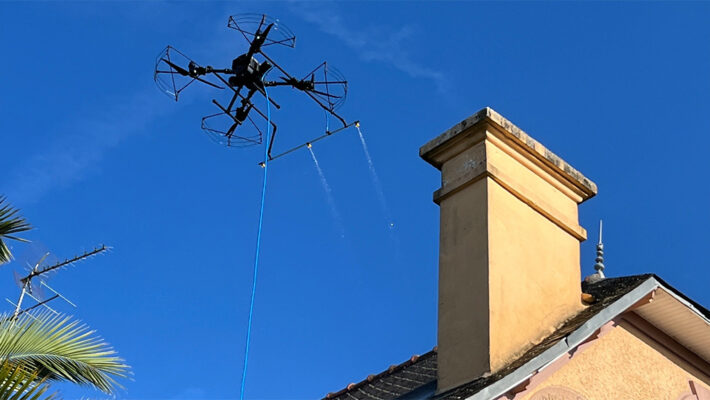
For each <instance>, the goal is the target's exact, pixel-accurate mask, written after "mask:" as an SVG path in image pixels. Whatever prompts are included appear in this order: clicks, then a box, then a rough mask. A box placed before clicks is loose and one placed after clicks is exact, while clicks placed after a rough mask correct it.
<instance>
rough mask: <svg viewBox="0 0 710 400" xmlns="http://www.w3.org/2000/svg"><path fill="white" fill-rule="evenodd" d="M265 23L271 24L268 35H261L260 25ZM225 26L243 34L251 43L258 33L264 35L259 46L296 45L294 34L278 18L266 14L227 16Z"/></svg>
mask: <svg viewBox="0 0 710 400" xmlns="http://www.w3.org/2000/svg"><path fill="white" fill-rule="evenodd" d="M264 24H266V25H267V26H270V25H271V26H272V27H271V28H269V29H270V31H269V32H268V35H263V32H261V30H260V29H261V27H262V26H264ZM227 27H229V28H232V29H234V30H236V31H237V32H239V33H241V34H242V36H244V39H245V40H246V41H247V42H249V45H250V46H251V43H252V42H253V40H254V38H255V37H256V36H257V34H258V33H261V34H262V35H263V36H265V39H264V42H263V43H262V44H261V46H260V47H266V46H271V45H280V46H285V47H291V48H293V47H295V46H296V36H295V35H294V34H293V32H292V31H291V30H290V29H289V28H288V27H287V26H285V25H284V24H282V23H281V21H279V20H278V19H275V18H272V17H270V16H268V15H266V14H237V15H232V16H231V17H229V21H228V22H227Z"/></svg>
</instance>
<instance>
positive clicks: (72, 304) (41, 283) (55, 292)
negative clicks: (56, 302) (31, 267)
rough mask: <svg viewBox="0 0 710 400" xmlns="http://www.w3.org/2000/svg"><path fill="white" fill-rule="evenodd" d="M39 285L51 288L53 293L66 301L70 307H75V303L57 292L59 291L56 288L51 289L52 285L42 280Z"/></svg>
mask: <svg viewBox="0 0 710 400" xmlns="http://www.w3.org/2000/svg"><path fill="white" fill-rule="evenodd" d="M40 285H42V286H44V287H46V288H47V289H49V290H51V291H52V292H54V294H56V295H57V296H59V297H60V298H61V299H62V300H64V301H66V302H67V303H69V304H70V305H71V306H72V307H74V308H77V306H76V304H74V303H72V302H71V301H70V300H69V299H67V298H66V297H64V296H62V294H61V293H59V292H57V291H56V290H54V289H52V287H51V286H49V285H47V283H46V282H44V281H42V282H40Z"/></svg>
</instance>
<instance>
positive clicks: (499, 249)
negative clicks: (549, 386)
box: [420, 108, 597, 392]
mask: <svg viewBox="0 0 710 400" xmlns="http://www.w3.org/2000/svg"><path fill="white" fill-rule="evenodd" d="M420 155H421V157H422V158H423V159H425V160H426V161H428V162H429V163H430V164H432V165H433V166H435V167H436V168H437V169H439V170H441V188H439V189H438V190H437V191H435V192H434V202H436V203H437V204H439V206H440V216H441V227H440V239H439V244H440V254H439V323H438V391H439V392H443V391H445V390H447V389H451V388H453V387H456V386H458V385H460V384H463V383H466V382H470V381H472V380H474V379H476V378H478V377H480V376H482V375H484V374H486V373H490V372H495V371H497V370H498V369H500V368H502V367H503V366H505V365H506V364H507V363H508V362H509V361H512V360H513V359H515V358H516V357H518V356H519V355H521V354H522V353H524V352H525V351H526V350H528V349H529V348H530V347H532V346H533V345H534V344H536V343H537V342H539V341H540V340H541V339H543V338H544V337H546V336H547V335H549V334H550V333H552V332H553V331H554V330H555V328H556V327H558V326H559V325H560V324H561V323H563V322H564V321H565V320H566V319H568V318H570V317H571V316H573V315H575V314H576V313H578V312H579V311H580V310H582V309H583V307H584V306H583V304H582V302H581V299H580V297H581V288H580V282H581V272H580V261H579V247H580V246H579V245H580V242H582V241H583V240H585V239H586V231H585V230H584V228H582V227H581V226H580V225H579V222H578V217H577V206H578V205H579V204H580V203H581V202H583V201H585V200H587V199H589V198H590V197H592V196H594V195H595V194H596V193H597V187H596V185H595V184H594V183H593V182H592V181H590V180H588V179H587V178H585V177H584V176H583V175H582V174H581V173H579V172H577V171H576V170H575V169H574V168H572V167H571V166H570V165H569V164H567V163H566V162H564V161H563V160H562V159H560V158H559V157H557V156H556V155H554V154H552V153H551V152H550V151H549V150H547V149H546V148H545V147H543V146H542V145H541V144H540V143H538V142H537V141H535V140H534V139H533V138H531V137H530V136H528V135H527V134H526V133H525V132H523V131H522V130H520V129H519V128H518V127H516V126H515V125H513V124H512V123H511V122H510V121H508V120H506V119H505V118H503V117H502V116H501V115H500V114H498V113H497V112H495V111H493V110H492V109H490V108H485V109H483V110H481V111H479V112H477V113H476V114H474V115H472V116H470V117H468V118H467V119H465V120H464V121H461V122H460V123H458V124H457V125H455V126H454V127H453V128H451V129H449V130H448V131H446V132H444V133H443V134H441V135H440V136H439V137H437V138H436V139H434V140H432V141H430V142H429V143H427V144H426V145H424V146H422V148H421V149H420Z"/></svg>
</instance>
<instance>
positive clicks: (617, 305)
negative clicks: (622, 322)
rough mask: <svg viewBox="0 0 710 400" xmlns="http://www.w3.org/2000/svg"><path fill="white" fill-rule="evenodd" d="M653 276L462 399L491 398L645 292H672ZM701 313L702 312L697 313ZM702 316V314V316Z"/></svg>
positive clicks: (580, 340) (553, 358)
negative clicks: (569, 331)
mask: <svg viewBox="0 0 710 400" xmlns="http://www.w3.org/2000/svg"><path fill="white" fill-rule="evenodd" d="M656 278H657V277H656V276H655V275H652V276H651V277H649V278H648V279H647V280H646V281H644V282H643V283H641V284H639V285H638V286H637V287H635V288H634V289H633V290H631V291H630V292H629V293H627V294H625V295H623V296H622V297H621V298H619V299H618V300H616V301H615V302H614V303H612V304H611V305H609V306H608V307H606V308H604V309H602V310H601V311H600V312H599V313H597V314H596V315H594V316H593V317H592V318H590V319H589V320H588V321H587V322H585V323H584V324H583V325H582V326H580V327H579V328H577V329H576V330H574V331H572V333H570V334H569V335H567V337H565V338H564V339H562V340H560V341H559V342H558V343H557V344H555V345H554V346H552V347H550V348H549V349H547V350H545V351H544V352H543V353H542V354H540V355H538V356H537V357H535V358H533V359H532V360H530V361H528V362H527V363H525V364H523V365H522V366H521V367H520V368H518V369H516V370H515V371H513V372H512V373H510V374H508V375H506V376H504V377H503V378H501V379H500V380H498V381H496V382H494V383H492V384H490V385H489V386H487V387H485V388H483V389H481V390H480V391H479V392H477V393H475V394H473V395H472V396H469V397H467V398H466V400H490V399H495V398H498V397H500V396H502V395H503V394H505V393H506V392H508V391H509V390H511V389H513V388H514V387H516V386H518V385H520V384H521V383H523V382H524V381H525V380H526V379H528V378H530V377H531V376H532V375H533V374H534V373H536V372H537V371H539V370H541V369H544V368H546V367H547V366H548V365H550V364H551V363H553V362H555V361H556V360H558V359H559V358H560V357H562V356H563V355H564V354H566V353H567V352H569V351H571V350H572V349H574V348H575V347H577V346H579V345H580V344H582V343H583V342H584V341H585V340H586V339H587V338H589V337H590V336H592V335H593V334H594V332H596V331H597V330H598V329H599V328H601V327H602V326H603V325H604V324H606V323H607V322H609V321H611V320H612V319H614V318H615V317H616V316H618V315H619V314H621V313H623V312H624V311H626V310H627V309H628V308H630V307H631V306H633V305H634V304H636V303H637V302H638V301H639V300H641V299H642V298H643V297H644V296H646V295H647V294H648V293H650V292H651V291H653V290H654V289H656V288H658V287H664V288H667V289H669V290H671V291H673V292H674V293H675V292H676V291H675V289H673V288H668V287H667V286H665V285H663V284H662V283H661V282H660V281H659V280H657V279H656ZM699 315H701V316H703V315H702V314H699ZM703 317H704V316H703Z"/></svg>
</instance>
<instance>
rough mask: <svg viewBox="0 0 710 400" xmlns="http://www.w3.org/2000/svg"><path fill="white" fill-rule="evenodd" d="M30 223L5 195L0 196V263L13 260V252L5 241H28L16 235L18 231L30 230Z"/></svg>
mask: <svg viewBox="0 0 710 400" xmlns="http://www.w3.org/2000/svg"><path fill="white" fill-rule="evenodd" d="M31 228H32V227H31V226H30V224H29V223H28V222H27V221H26V220H25V219H24V218H23V217H21V216H20V215H18V210H17V209H16V208H12V206H10V205H9V204H7V202H6V198H5V196H0V264H4V263H6V262H9V261H10V260H12V253H11V252H10V249H9V248H8V247H7V243H5V239H12V240H18V241H21V242H26V240H25V239H22V238H20V237H17V236H15V234H16V233H20V232H24V231H28V230H30V229H31Z"/></svg>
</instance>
